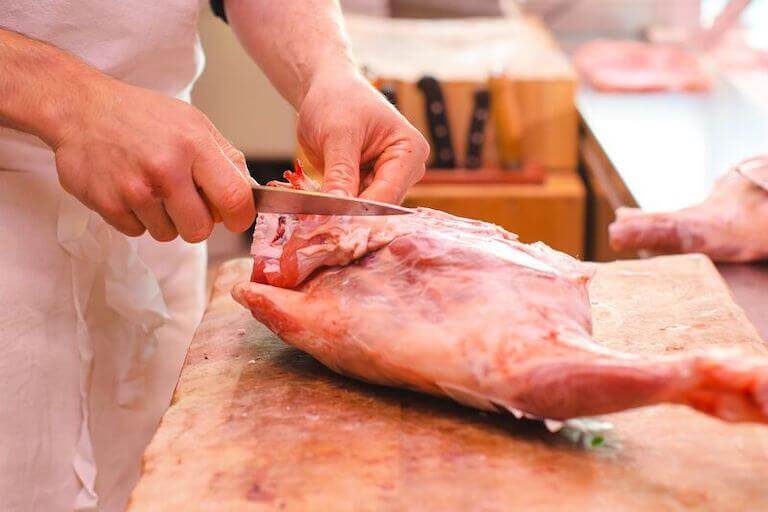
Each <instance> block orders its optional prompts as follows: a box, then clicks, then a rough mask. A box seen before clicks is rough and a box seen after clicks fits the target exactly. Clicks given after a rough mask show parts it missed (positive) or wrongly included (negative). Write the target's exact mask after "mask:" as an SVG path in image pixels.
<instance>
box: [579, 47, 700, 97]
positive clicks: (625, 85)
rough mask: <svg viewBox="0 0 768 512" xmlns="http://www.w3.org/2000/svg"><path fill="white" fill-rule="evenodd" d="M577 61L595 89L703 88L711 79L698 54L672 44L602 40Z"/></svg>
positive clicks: (620, 90)
mask: <svg viewBox="0 0 768 512" xmlns="http://www.w3.org/2000/svg"><path fill="white" fill-rule="evenodd" d="M573 59H574V63H575V64H576V67H577V69H578V70H579V72H580V74H581V75H582V77H584V79H585V80H586V81H587V82H588V83H589V84H590V85H591V86H592V87H594V88H595V89H598V90H601V91H616V92H653V91H704V90H708V89H709V88H710V87H711V82H710V79H709V77H708V76H707V74H706V72H705V71H704V69H703V68H702V66H701V64H700V63H699V61H698V59H697V58H696V56H695V55H693V54H691V53H690V52H688V51H686V50H684V49H682V48H680V47H677V46H673V45H668V44H660V43H644V42H639V41H621V40H619V41H612V40H606V39H599V40H595V41H591V42H589V43H586V44H584V45H583V46H581V47H580V48H579V49H578V50H576V53H575V54H574V58H573Z"/></svg>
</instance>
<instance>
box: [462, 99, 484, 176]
mask: <svg viewBox="0 0 768 512" xmlns="http://www.w3.org/2000/svg"><path fill="white" fill-rule="evenodd" d="M489 107H490V96H489V94H488V90H487V89H478V90H476V91H475V94H474V108H473V110H472V120H471V121H470V125H469V132H467V156H466V158H465V159H464V167H466V168H467V169H477V168H479V167H480V166H481V165H482V163H483V162H482V158H483V142H485V123H486V121H487V120H488V109H489Z"/></svg>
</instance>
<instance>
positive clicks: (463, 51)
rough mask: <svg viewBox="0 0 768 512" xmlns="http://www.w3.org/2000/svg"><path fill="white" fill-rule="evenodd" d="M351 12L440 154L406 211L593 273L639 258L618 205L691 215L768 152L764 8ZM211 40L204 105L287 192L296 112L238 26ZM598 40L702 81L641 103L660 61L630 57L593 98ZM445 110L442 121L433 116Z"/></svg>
mask: <svg viewBox="0 0 768 512" xmlns="http://www.w3.org/2000/svg"><path fill="white" fill-rule="evenodd" d="M342 7H343V10H344V13H345V18H346V23H347V28H348V31H349V33H350V38H351V41H352V46H353V50H354V52H355V54H356V56H357V58H358V60H359V62H360V64H361V65H362V66H363V68H364V70H365V72H366V73H367V75H368V76H369V78H370V80H371V82H372V83H374V85H376V86H377V87H378V88H379V89H380V90H381V91H382V93H383V94H384V95H385V96H386V97H387V98H388V99H389V100H390V101H392V102H393V103H394V104H395V105H396V106H397V108H398V109H399V110H400V111H401V112H402V113H403V114H404V115H405V116H406V117H408V119H409V120H411V122H412V123H413V124H414V125H415V126H416V127H417V128H419V129H420V130H421V131H422V132H423V133H424V135H425V136H427V138H428V139H429V140H430V142H431V145H432V148H433V156H432V157H431V162H430V170H429V172H428V174H427V176H426V178H425V180H424V181H423V182H422V183H420V184H419V185H417V186H416V187H415V188H414V189H413V190H412V192H411V193H410V195H409V196H408V198H407V200H406V204H407V205H409V206H428V207H432V208H439V209H442V210H446V211H448V212H451V213H455V214H457V215H462V216H466V217H473V218H479V219H483V220H487V221H490V222H495V223H497V224H499V225H502V226H503V227H505V228H506V229H509V230H510V231H513V232H516V233H518V234H519V235H520V237H521V239H523V240H524V241H534V240H543V241H545V242H547V243H548V244H550V245H551V246H553V247H555V248H557V249H560V250H563V251H566V252H568V253H570V254H573V255H575V256H577V257H580V258H585V259H594V260H608V259H614V258H616V257H620V256H621V257H633V256H634V255H633V254H618V253H616V252H614V251H612V250H611V248H610V247H609V246H608V244H607V240H606V238H607V237H606V229H607V225H608V224H609V223H610V222H611V221H612V220H613V211H614V209H615V208H617V207H619V206H639V207H642V208H644V209H647V210H656V211H658V210H669V209H677V208H681V207H684V206H687V205H690V204H693V203H694V202H697V201H700V200H701V199H703V198H704V197H705V196H706V195H707V193H708V191H709V190H710V189H711V187H712V184H713V182H714V180H715V179H716V178H717V177H718V176H720V175H721V174H723V173H724V172H725V171H726V170H727V168H728V167H729V166H730V165H733V164H735V163H736V162H738V161H739V160H742V159H744V158H747V157H749V156H753V155H755V154H759V153H768V94H766V92H768V0H753V1H751V2H749V1H743V0H735V1H730V2H729V1H728V0H527V1H524V0H521V1H512V0H344V1H342ZM255 29H258V28H257V27H256V28H255ZM200 34H201V38H202V41H203V46H204V48H205V53H206V58H207V65H206V70H205V73H204V74H203V76H202V78H201V80H200V81H199V82H198V85H197V86H196V88H195V90H194V93H193V102H194V103H195V104H196V105H197V106H198V107H199V108H201V109H202V110H203V111H204V112H205V113H206V114H207V115H208V116H209V117H210V118H211V119H212V120H213V122H214V123H215V124H216V125H217V126H218V128H219V130H220V131H221V132H222V133H223V134H224V135H225V136H227V137H229V138H230V140H232V142H233V143H234V144H235V145H236V146H238V147H239V148H240V149H241V150H242V151H243V152H244V153H245V155H246V157H247V159H248V161H249V167H250V169H251V171H252V173H253V174H254V175H255V176H256V177H257V179H259V180H263V181H266V180H268V179H272V178H276V177H279V175H280V174H281V172H282V171H283V170H285V169H287V168H289V167H290V166H291V162H292V161H293V160H294V159H295V158H297V157H300V156H301V151H300V148H298V147H297V145H296V140H295V136H294V120H295V113H294V112H293V110H292V109H291V107H290V106H289V105H288V104H287V103H286V102H285V101H284V100H283V99H282V98H281V97H280V96H279V95H278V94H277V93H276V92H275V91H274V90H273V89H272V87H271V86H270V84H269V82H268V80H267V79H266V78H265V77H264V75H263V74H262V73H261V72H260V71H259V69H258V68H257V67H256V66H255V65H254V64H253V63H252V62H251V61H250V60H249V59H248V58H247V57H246V55H245V54H244V53H243V51H242V50H241V49H240V47H239V45H238V44H237V41H236V40H235V37H234V35H233V33H232V32H231V31H230V30H229V28H228V27H227V25H226V24H225V23H224V22H222V21H221V20H220V19H218V18H215V17H214V16H213V14H212V13H210V12H207V11H206V12H205V13H204V14H203V15H202V16H201V20H200ZM594 40H607V41H614V42H615V41H636V42H642V43H644V44H645V43H648V44H663V45H668V46H671V47H673V48H675V49H676V50H675V51H677V50H679V51H681V52H685V53H686V54H690V55H691V56H693V58H694V59H695V62H696V66H697V68H698V67H700V69H699V71H700V72H701V73H703V75H704V76H705V77H706V79H705V81H706V84H705V85H704V86H701V87H695V88H691V90H688V89H687V88H686V87H680V88H676V87H666V86H664V85H663V84H662V85H661V86H658V85H655V86H653V87H645V88H643V87H640V89H643V90H631V89H632V87H636V86H637V84H638V82H637V80H640V81H642V80H648V79H649V78H648V76H649V75H648V74H645V75H643V74H642V73H643V72H646V71H647V69H646V68H644V67H643V66H647V65H648V61H647V59H646V61H645V62H644V61H643V59H641V58H640V59H639V60H638V61H637V64H636V65H634V64H629V65H630V67H632V66H634V67H633V68H632V69H631V73H627V72H626V69H627V66H628V64H627V62H628V61H627V60H626V59H631V58H633V57H632V56H631V55H624V54H621V53H615V52H614V53H613V54H612V56H611V58H610V59H607V60H605V59H604V60H603V61H601V62H608V63H609V64H610V63H612V62H614V63H615V62H616V61H617V59H619V60H621V59H624V61H622V65H623V66H624V68H622V69H624V72H622V73H618V79H617V80H618V82H617V84H613V85H612V84H610V83H609V84H608V85H607V86H605V84H603V85H602V86H599V87H598V86H595V84H594V83H590V81H589V80H588V79H585V78H584V76H585V73H587V74H589V72H590V68H588V67H587V65H586V64H585V65H584V69H581V68H580V67H579V66H577V65H576V64H575V63H574V59H573V55H574V53H575V52H576V53H577V52H578V49H579V48H580V47H581V46H582V45H584V44H585V43H588V42H590V41H594ZM701 40H707V41H708V42H707V44H703V43H700V42H699V41H701ZM611 51H613V50H611ZM590 57H591V55H590ZM583 62H592V61H588V60H586V59H585V60H583ZM664 65H665V66H666V65H668V63H666V64H664ZM651 72H655V73H657V75H658V73H660V71H659V69H655V70H651ZM661 72H677V73H678V74H679V73H681V71H680V69H672V70H671V71H669V69H667V68H665V69H664V70H662V71H661ZM633 73H634V74H633ZM630 74H631V75H632V76H633V77H634V78H633V79H634V80H635V82H633V84H631V86H630V87H629V88H627V87H626V84H624V85H622V83H621V82H622V79H623V78H625V77H629V76H630ZM615 75H616V73H614V76H615ZM637 77H640V78H637ZM657 78H658V77H657ZM644 83H646V82H644ZM646 85H647V83H646ZM613 86H615V88H614V89H613V90H612V88H613ZM693 89H695V90H693ZM434 102H439V103H442V104H443V106H444V109H442V111H443V115H441V116H435V115H432V114H430V109H429V108H427V107H428V106H429V105H433V104H434ZM441 126H442V127H447V129H444V128H441ZM305 163H306V162H305ZM247 239H248V237H238V236H233V235H228V234H226V233H224V232H222V231H220V230H218V231H217V232H216V233H215V235H214V237H213V238H212V240H211V243H210V246H209V247H210V253H211V259H212V261H218V260H220V259H222V258H224V257H229V256H231V255H232V254H233V253H244V251H245V250H246V241H247Z"/></svg>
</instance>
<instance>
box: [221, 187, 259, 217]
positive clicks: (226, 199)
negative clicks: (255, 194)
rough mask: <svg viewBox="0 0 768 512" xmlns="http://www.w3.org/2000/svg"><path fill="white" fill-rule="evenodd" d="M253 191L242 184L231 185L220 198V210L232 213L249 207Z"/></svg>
mask: <svg viewBox="0 0 768 512" xmlns="http://www.w3.org/2000/svg"><path fill="white" fill-rule="evenodd" d="M250 200H251V191H250V189H248V188H247V187H246V186H245V185H244V184H242V183H230V184H229V185H227V186H226V187H225V188H224V191H223V192H222V194H221V196H220V197H219V204H218V206H219V208H220V209H222V210H224V211H227V212H231V211H238V210H241V209H242V208H244V207H246V206H247V205H248V202H249V201H250Z"/></svg>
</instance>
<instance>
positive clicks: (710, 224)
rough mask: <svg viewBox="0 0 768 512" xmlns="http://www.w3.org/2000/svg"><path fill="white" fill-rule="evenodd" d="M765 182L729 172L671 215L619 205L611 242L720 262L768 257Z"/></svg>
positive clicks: (620, 247) (618, 247)
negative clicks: (697, 201) (707, 191)
mask: <svg viewBox="0 0 768 512" xmlns="http://www.w3.org/2000/svg"><path fill="white" fill-rule="evenodd" d="M766 183H768V176H766ZM766 186H768V185H765V186H761V185H760V184H759V181H752V180H750V179H747V178H746V177H744V176H743V175H741V174H740V173H738V172H736V171H730V172H729V173H728V174H726V175H725V176H723V177H722V178H721V179H720V180H718V182H717V184H716V185H715V189H714V190H713V191H712V194H711V195H710V196H709V198H707V200H706V201H704V202H703V203H701V204H698V205H696V206H692V207H690V208H685V209H682V210H679V211H675V212H669V213H645V212H642V211H640V210H637V209H633V208H620V209H619V210H618V211H617V212H616V214H617V215H616V221H615V222H614V223H613V224H611V226H610V228H609V232H610V242H611V246H612V247H613V248H614V249H616V250H631V251H637V250H648V251H650V252H652V253H661V254H669V253H691V252H698V253H703V254H706V255H708V256H709V257H710V258H712V259H713V260H714V261H721V262H744V261H756V260H764V259H768V188H765V187H766Z"/></svg>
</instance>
